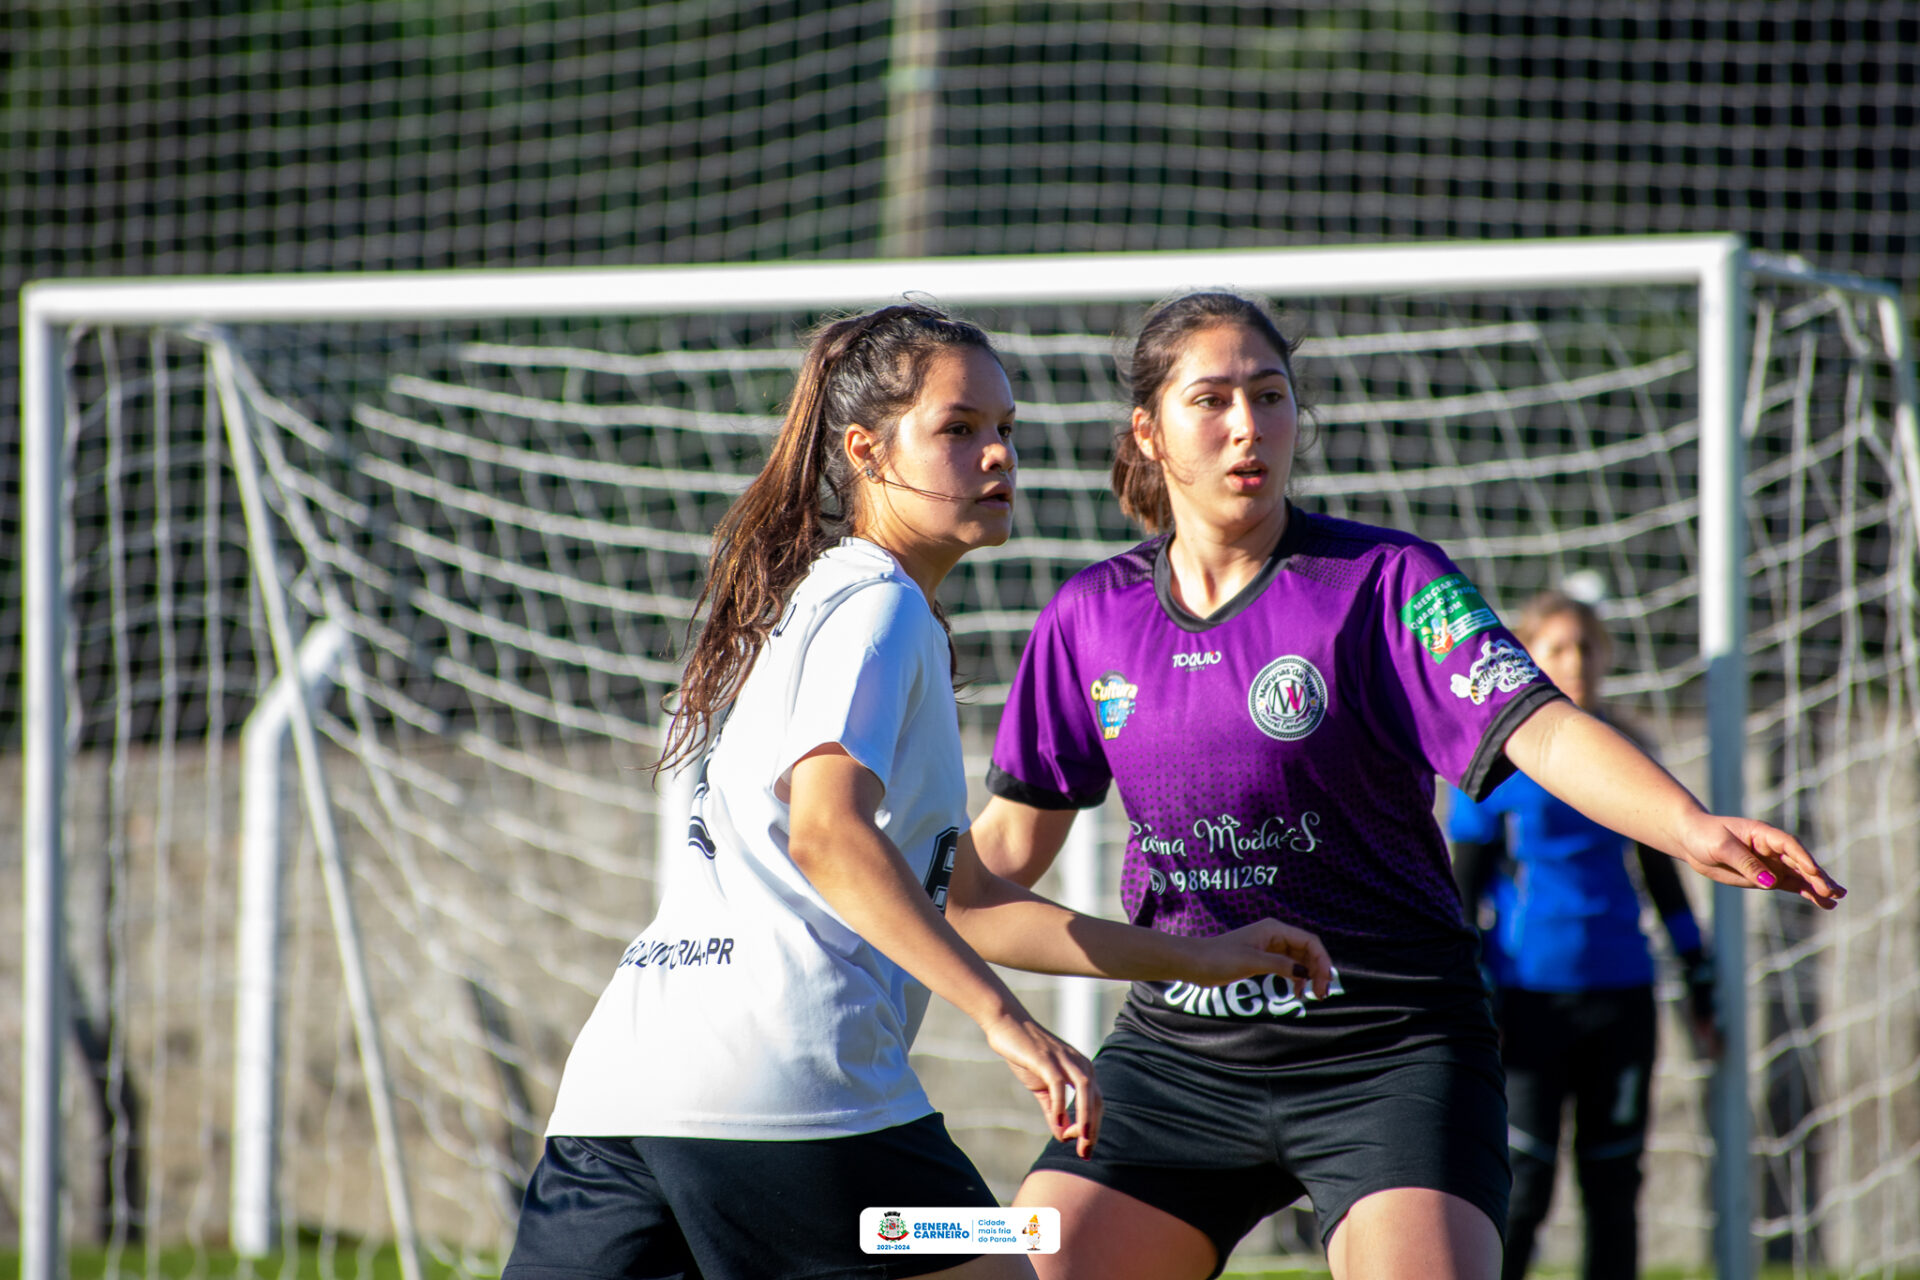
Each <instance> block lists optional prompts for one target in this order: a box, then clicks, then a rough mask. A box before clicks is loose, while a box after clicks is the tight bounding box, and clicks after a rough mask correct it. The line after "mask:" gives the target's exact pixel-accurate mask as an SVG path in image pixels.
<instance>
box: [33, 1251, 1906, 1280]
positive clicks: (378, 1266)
mask: <svg viewBox="0 0 1920 1280" xmlns="http://www.w3.org/2000/svg"><path fill="white" fill-rule="evenodd" d="M151 1261H152V1264H153V1265H152V1268H151V1269H149V1265H148V1264H149V1259H148V1257H147V1254H146V1252H145V1251H144V1250H142V1249H125V1250H122V1251H121V1252H120V1253H119V1255H118V1256H117V1257H113V1256H111V1255H109V1253H108V1251H107V1250H105V1249H98V1248H86V1249H75V1250H74V1251H73V1252H72V1253H70V1254H68V1256H67V1264H68V1268H69V1276H70V1280H113V1278H114V1277H140V1280H400V1261H399V1258H398V1256H397V1255H396V1254H395V1253H394V1251H393V1250H392V1249H391V1248H390V1247H382V1248H369V1247H365V1246H362V1245H360V1244H359V1243H357V1242H343V1243H341V1244H339V1245H337V1246H335V1247H334V1248H332V1249H328V1248H325V1247H323V1246H322V1245H321V1244H319V1243H317V1242H316V1243H313V1244H310V1245H305V1246H303V1247H302V1248H300V1249H299V1250H298V1251H297V1252H296V1253H293V1254H279V1253H276V1254H270V1255H268V1256H267V1257H265V1258H259V1259H255V1260H253V1261H251V1262H249V1261H248V1260H247V1259H245V1258H241V1257H238V1256H237V1255H235V1254H232V1253H229V1252H227V1251H225V1250H221V1249H193V1248H187V1247H168V1248H165V1249H161V1250H159V1251H157V1252H156V1253H155V1254H154V1256H153V1258H152V1260H151ZM498 1265H499V1264H498V1262H497V1260H493V1259H486V1258H478V1257H474V1258H468V1259H466V1261H465V1267H464V1269H462V1268H457V1267H455V1266H454V1265H453V1264H451V1263H450V1262H438V1261H435V1260H433V1259H431V1258H429V1259H426V1260H425V1265H424V1267H423V1268H422V1270H423V1272H424V1280H455V1278H456V1277H459V1276H462V1275H465V1276H491V1275H496V1274H498V1271H497V1268H498ZM19 1274H20V1255H19V1253H18V1252H17V1251H14V1250H5V1251H0V1277H9V1276H17V1275H19ZM1530 1274H1531V1275H1534V1276H1538V1277H1540V1278H1541V1280H1557V1278H1558V1277H1561V1276H1572V1275H1574V1274H1575V1272H1574V1271H1573V1270H1572V1269H1570V1268H1554V1267H1539V1268H1535V1269H1534V1270H1533V1271H1532V1272H1531V1273H1530ZM1640 1274H1641V1280H1713V1271H1712V1269H1711V1268H1710V1267H1707V1266H1705V1265H1704V1264H1703V1265H1701V1266H1698V1267H1649V1268H1647V1269H1646V1270H1644V1271H1642V1272H1641V1273H1640ZM1874 1274H1875V1276H1876V1277H1879V1276H1880V1274H1881V1273H1878V1272H1876V1273H1874ZM1225 1280H1332V1277H1331V1275H1330V1273H1329V1272H1328V1271H1327V1270H1326V1268H1325V1267H1323V1266H1319V1265H1316V1263H1315V1262H1313V1261H1311V1260H1307V1259H1289V1258H1273V1259H1250V1260H1248V1262H1247V1264H1244V1265H1239V1266H1234V1267H1230V1268H1228V1270H1227V1271H1226V1273H1225ZM1757 1280H1847V1277H1846V1276H1845V1275H1844V1274H1843V1273H1841V1272H1838V1271H1811V1272H1803V1273H1800V1276H1799V1277H1796V1274H1795V1272H1794V1270H1793V1268H1792V1267H1791V1266H1786V1265H1778V1266H1765V1267H1762V1268H1760V1270H1759V1272H1758V1276H1757ZM1895 1280H1920V1272H1911V1271H1902V1272H1899V1273H1897V1275H1896V1277H1895Z"/></svg>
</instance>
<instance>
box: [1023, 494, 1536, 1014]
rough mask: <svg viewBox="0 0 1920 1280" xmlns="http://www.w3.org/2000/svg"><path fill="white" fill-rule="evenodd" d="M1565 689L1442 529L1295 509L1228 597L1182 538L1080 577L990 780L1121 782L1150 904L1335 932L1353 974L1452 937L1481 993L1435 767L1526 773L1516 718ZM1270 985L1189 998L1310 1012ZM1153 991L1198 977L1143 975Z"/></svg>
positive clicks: (1400, 963)
mask: <svg viewBox="0 0 1920 1280" xmlns="http://www.w3.org/2000/svg"><path fill="white" fill-rule="evenodd" d="M1559 696H1560V695H1559V693H1558V691H1557V690H1555V689H1554V687H1553V686H1552V684H1551V683H1549V682H1548V681H1547V679H1546V678H1545V677H1544V676H1543V675H1541V673H1540V671H1539V669H1538V668H1537V667H1535V666H1534V665H1533V663H1532V661H1531V660H1530V659H1529V658H1528V657H1527V654H1526V651H1525V650H1524V649H1523V648H1522V647H1521V646H1520V644H1519V642H1518V641H1517V640H1515V639H1514V638H1513V637H1512V635H1511V634H1509V633H1508V631H1507V630H1506V628H1505V627H1503V626H1502V625H1501V624H1500V622H1499V620H1498V619H1497V618H1496V617H1494V615H1493V613H1492V611H1491V610H1490V609H1488V608H1487V605H1486V602H1485V601H1484V600H1483V599H1482V598H1481V596H1480V594H1479V592H1478V591H1476V590H1475V589H1474V587H1473V585H1472V583H1470V582H1469V581H1468V580H1467V579H1466V577H1465V576H1464V575H1462V574H1461V573H1460V571H1459V570H1458V569H1457V568H1455V567H1454V565H1453V563H1452V561H1450V560H1448V558H1447V557H1446V555H1445V554H1444V553H1443V552H1442V551H1440V549H1439V548H1437V547H1435V546H1433V545H1432V544H1430V543H1427V542H1423V541H1421V540H1420V539H1418V538H1415V537H1411V536H1409V535H1407V534H1402V533H1397V532H1394V531H1392V530H1388V529H1379V528H1374V527H1371V526H1368V525H1362V524H1356V523H1353V522H1351V521H1345V520H1336V519H1332V518H1329V517H1324V516H1316V515H1310V514H1308V513H1306V512H1303V511H1301V510H1299V509H1298V508H1295V509H1293V510H1292V511H1291V513H1290V516H1289V520H1288V524H1287V531H1286V533H1285V535H1284V536H1283V537H1282V538H1281V540H1280V544H1279V546H1278V547H1276V548H1275V549H1274V553H1273V556H1272V557H1271V559H1270V560H1269V561H1268V563H1267V564H1266V565H1265V566H1264V567H1263V569H1262V570H1261V572H1260V574H1259V575H1258V576H1257V577H1256V578H1255V580H1254V581H1253V582H1251V583H1249V584H1248V585H1247V587H1246V588H1245V589H1244V590H1243V591H1241V592H1240V593H1239V595H1237V596H1235V597H1234V599H1233V600H1232V601H1230V602H1229V603H1228V604H1227V605H1226V606H1224V607H1223V608H1222V609H1221V610H1220V611H1219V612H1217V613H1216V614H1215V615H1214V616H1213V617H1211V618H1207V619H1204V620H1203V619H1200V618H1196V617H1194V616H1193V615H1192V614H1190V613H1188V612H1187V611H1186V610H1185V609H1183V608H1181V607H1180V605H1179V604H1177V603H1176V602H1175V601H1174V599H1173V596H1172V592H1171V575H1170V569H1169V566H1168V563H1167V558H1166V539H1165V538H1156V539H1153V540H1150V541H1148V542H1145V543H1142V544H1141V545H1140V546H1138V547H1135V548H1134V549H1133V550H1131V551H1129V552H1127V553H1126V554H1124V555H1121V556H1116V557H1115V558H1113V559H1111V560H1107V561H1105V562H1103V563H1101V564H1097V565H1094V566H1092V567H1091V568H1089V569H1087V570H1085V571H1083V572H1081V573H1080V574H1077V575H1076V576H1075V577H1074V578H1073V579H1071V580H1070V581H1069V582H1068V583H1067V584H1066V585H1065V586H1064V587H1062V588H1061V590H1060V592H1059V594H1058V595H1057V596H1055V597H1054V599H1053V601H1052V602H1051V603H1050V604H1048V606H1047V607H1046V608H1045V609H1044V610H1043V611H1042V612H1041V615H1040V618H1039V621H1038V622H1037V623H1036V625H1035V627H1034V631H1033V635H1032V637H1031V639H1030V640H1029V641H1028V643H1027V649H1026V652H1025V654H1024V655H1023V656H1022V658H1021V663H1020V670H1019V674H1018V675H1017V676H1016V677H1015V679H1014V682H1013V688H1012V691H1011V694H1010V696H1009V697H1008V700H1007V707H1006V712H1005V714H1004V715H1003V717H1002V719H1001V721H1000V732H999V736H998V738H997V740H996V742H995V744H994V753H993V768H992V770H991V772H990V774H989V779H988V783H989V786H990V787H991V788H992V789H993V790H994V791H995V792H997V793H998V794H1000V795H1003V796H1006V797H1008V798H1009V799H1013V800H1017V801H1020V802H1022V803H1025V804H1030V805H1033V806H1036V807H1040V808H1069V807H1074V808H1083V807H1087V806H1090V805H1093V804H1097V803H1099V801H1100V800H1101V798H1102V797H1103V796H1104V795H1105V793H1106V790H1107V786H1108V784H1109V782H1110V781H1117V782H1118V784H1119V787H1120V796H1121V799H1122V801H1123V802H1124V803H1125V805H1126V810H1127V817H1128V818H1129V819H1130V820H1131V823H1132V836H1131V838H1130V839H1129V840H1128V842H1127V852H1126V861H1125V865H1124V868H1123V870H1122V872H1121V881H1120V897H1121V901H1122V903H1123V904H1124V905H1125V907H1126V911H1127V914H1128V917H1129V918H1130V919H1131V920H1132V921H1133V922H1134V923H1136V924H1140V925H1148V926H1151V927H1153V928H1156V929H1160V930H1162V931H1164V932H1168V933H1177V934H1188V935H1196V936H1206V935H1211V934H1216V933H1222V932H1225V931H1226V930H1229V929H1233V928H1237V927H1238V926H1240V925H1244V924H1249V923H1251V922H1253V921H1255V920H1258V919H1260V918H1262V917H1264V916H1273V917H1275V918H1276V919H1280V920H1284V921H1287V922H1289V923H1292V924H1296V925H1299V926H1301V927H1302V928H1306V929H1311V930H1313V931H1314V932H1315V933H1318V934H1319V935H1320V937H1321V939H1322V941H1324V942H1325V943H1326V945H1327V949H1328V951H1329V953H1330V954H1331V955H1332V956H1333V960H1334V964H1335V966H1336V968H1338V969H1340V970H1341V972H1342V976H1343V979H1345V978H1347V977H1348V975H1349V974H1350V972H1351V971H1352V969H1353V968H1354V967H1355V965H1356V962H1357V964H1358V967H1359V968H1361V969H1364V970H1379V971H1385V972H1388V973H1398V974H1401V975H1404V976H1406V977H1408V978H1415V977H1421V976H1427V977H1431V976H1437V975H1434V974H1433V973H1432V971H1431V969H1430V968H1429V963H1430V962H1431V958H1432V957H1435V956H1437V955H1444V956H1445V957H1447V959H1446V960H1445V962H1444V963H1443V964H1442V965H1441V967H1442V968H1444V969H1446V970H1447V971H1448V972H1449V973H1455V972H1456V971H1457V973H1458V975H1460V976H1461V980H1462V981H1463V982H1465V983H1466V984H1467V986H1468V987H1470V988H1473V989H1474V990H1475V992H1476V994H1477V985H1476V984H1475V983H1474V982H1473V979H1472V941H1471V935H1470V934H1469V933H1468V931H1467V930H1466V927H1465V925H1464V923H1463V921H1462V919H1461V912H1460V904H1459V896H1458V894H1457V892H1456V890H1455V888H1454V883H1453V877H1452V874H1451V871H1450V869H1449V863H1448V858H1447V850H1446V844H1445V841H1444V840H1443V839H1442V838H1441V834H1440V830H1439V827H1438V826H1437V824H1436V823H1435V821H1434V818H1433V800H1434V775H1435V774H1436V773H1438V774H1440V775H1441V776H1443V777H1445V778H1446V779H1448V780H1449V781H1451V782H1453V783H1455V784H1456V785H1458V786H1459V787H1460V788H1461V789H1462V790H1464V791H1466V792H1467V793H1468V794H1470V795H1473V796H1476V797H1483V796H1485V795H1486V793H1487V792H1489V791H1491V790H1492V788H1493V787H1494V786H1495V785H1496V784H1497V783H1499V782H1500V781H1501V780H1502V779H1503V778H1504V777H1505V776H1506V775H1507V774H1508V773H1510V772H1511V765H1509V764H1508V763H1507V761H1506V757H1505V755H1504V754H1503V752H1502V748H1503V746H1504V745H1505V743H1506V740H1507V737H1508V735H1509V734H1511V733H1512V731H1513V730H1514V728H1515V727H1516V726H1518V725H1519V724H1520V722H1521V721H1523V720H1524V719H1526V718H1527V716H1529V715H1531V714H1532V713H1533V712H1534V711H1535V710H1536V709H1538V708H1539V707H1540V706H1541V704H1542V703H1544V702H1546V701H1548V700H1550V699H1553V698H1556V697H1559ZM1389 957H1394V958H1393V959H1389ZM1414 957H1422V958H1421V959H1415V958H1414ZM1463 958H1464V959H1463ZM1423 971H1424V973H1423ZM1163 985H1164V984H1163ZM1172 985H1173V988H1179V987H1180V986H1181V984H1177V983H1176V984H1172ZM1347 985H1348V987H1349V988H1351V987H1352V986H1353V984H1352V982H1351V981H1348V984H1347ZM1242 986H1244V987H1246V990H1243V991H1237V990H1236V988H1239V987H1242ZM1257 987H1258V984H1252V983H1247V984H1232V986H1230V987H1229V988H1226V989H1225V990H1224V991H1222V992H1219V993H1218V994H1214V995H1210V996H1206V997H1202V998H1199V999H1198V1003H1197V1008H1196V1009H1189V1010H1188V1012H1190V1013H1191V1012H1196V1011H1197V1013H1198V1014H1200V1015H1202V1016H1204V1015H1205V1014H1207V1013H1209V1012H1214V1013H1216V1014H1219V1015H1223V1016H1227V1017H1229V1018H1233V1017H1234V1016H1235V1015H1236V1014H1239V1015H1240V1016H1244V1017H1253V1016H1255V1014H1254V1012H1253V1011H1254V1010H1255V1009H1256V1008H1257V1009H1258V1011H1259V1013H1260V1014H1261V1015H1265V1014H1272V1015H1274V1016H1281V1015H1282V1014H1283V1013H1289V1012H1290V1013H1295V1014H1297V1013H1298V1012H1299V1010H1298V1006H1297V1003H1296V1004H1294V1005H1293V1006H1292V1008H1291V1009H1290V1010H1283V1008H1282V1006H1283V1005H1284V1004H1285V1001H1284V1000H1276V999H1274V998H1272V997H1273V993H1272V992H1263V991H1260V990H1258V989H1257ZM1209 1001H1211V1004H1209V1003H1208V1002H1209ZM1134 1003H1135V1005H1136V1006H1138V1005H1141V1004H1142V1003H1153V1004H1162V1005H1163V1007H1164V1006H1178V1005H1180V1003H1181V1001H1180V993H1179V992H1178V991H1177V990H1173V991H1171V994H1170V991H1169V990H1162V989H1161V987H1160V986H1152V987H1149V986H1147V985H1146V984H1142V985H1141V986H1137V987H1136V988H1135V994H1134ZM1190 1003H1192V1002H1190ZM1387 1003H1391V1004H1398V1003H1400V1000H1399V998H1398V997H1395V998H1393V999H1391V1000H1388V1001H1387ZM1415 1003H1420V1001H1415Z"/></svg>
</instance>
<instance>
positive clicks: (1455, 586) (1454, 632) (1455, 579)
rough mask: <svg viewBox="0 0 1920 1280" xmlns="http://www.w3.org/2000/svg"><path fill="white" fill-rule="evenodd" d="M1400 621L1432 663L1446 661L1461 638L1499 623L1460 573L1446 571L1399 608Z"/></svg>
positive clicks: (1475, 589) (1476, 590)
mask: <svg viewBox="0 0 1920 1280" xmlns="http://www.w3.org/2000/svg"><path fill="white" fill-rule="evenodd" d="M1400 621H1402V622H1404V623H1405V624H1406V625H1407V627H1408V629H1409V630H1411V631H1412V632H1413V634H1414V635H1415V636H1417V637H1419V640H1420V647H1421V648H1423V649H1425V650H1426V651H1427V656H1428V657H1429V658H1432V659H1433V660H1434V661H1435V662H1445V661H1446V660H1447V659H1448V658H1449V657H1451V656H1452V655H1453V651H1454V650H1455V649H1456V648H1458V647H1459V646H1460V644H1461V643H1462V642H1463V641H1465V640H1467V639H1468V638H1470V637H1472V636H1476V635H1478V634H1480V633H1481V632H1482V631H1485V630H1486V629H1487V628H1489V627H1497V626H1499V625H1500V619H1498V618H1496V617H1494V616H1493V610H1492V609H1489V608H1488V607H1487V602H1486V600H1485V599H1484V598H1483V597H1482V596H1481V594H1480V592H1479V589H1478V588H1476V587H1475V586H1474V585H1473V584H1472V583H1471V582H1469V581H1467V576H1466V575H1465V574H1463V573H1449V574H1447V575H1446V576H1445V577H1443V578H1435V579H1434V580H1433V581H1432V582H1429V583H1428V584H1427V585H1426V586H1424V587H1422V588H1421V589H1420V590H1419V592H1418V593H1416V594H1415V595H1414V597H1413V599H1411V600H1409V601H1407V603H1406V604H1405V605H1404V606H1402V607H1401V610H1400Z"/></svg>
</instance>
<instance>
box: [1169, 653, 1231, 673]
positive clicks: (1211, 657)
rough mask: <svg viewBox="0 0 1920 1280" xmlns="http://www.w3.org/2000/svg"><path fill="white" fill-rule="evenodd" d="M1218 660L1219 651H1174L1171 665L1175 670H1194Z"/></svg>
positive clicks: (1208, 665)
mask: <svg viewBox="0 0 1920 1280" xmlns="http://www.w3.org/2000/svg"><path fill="white" fill-rule="evenodd" d="M1218 661H1220V651H1219V650H1218V649H1215V650H1213V651H1212V652H1210V653H1176V654H1174V655H1173V667H1174V670H1176V671H1196V670H1198V669H1199V668H1201V667H1210V666H1212V665H1213V664H1214V663H1216V662H1218Z"/></svg>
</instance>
